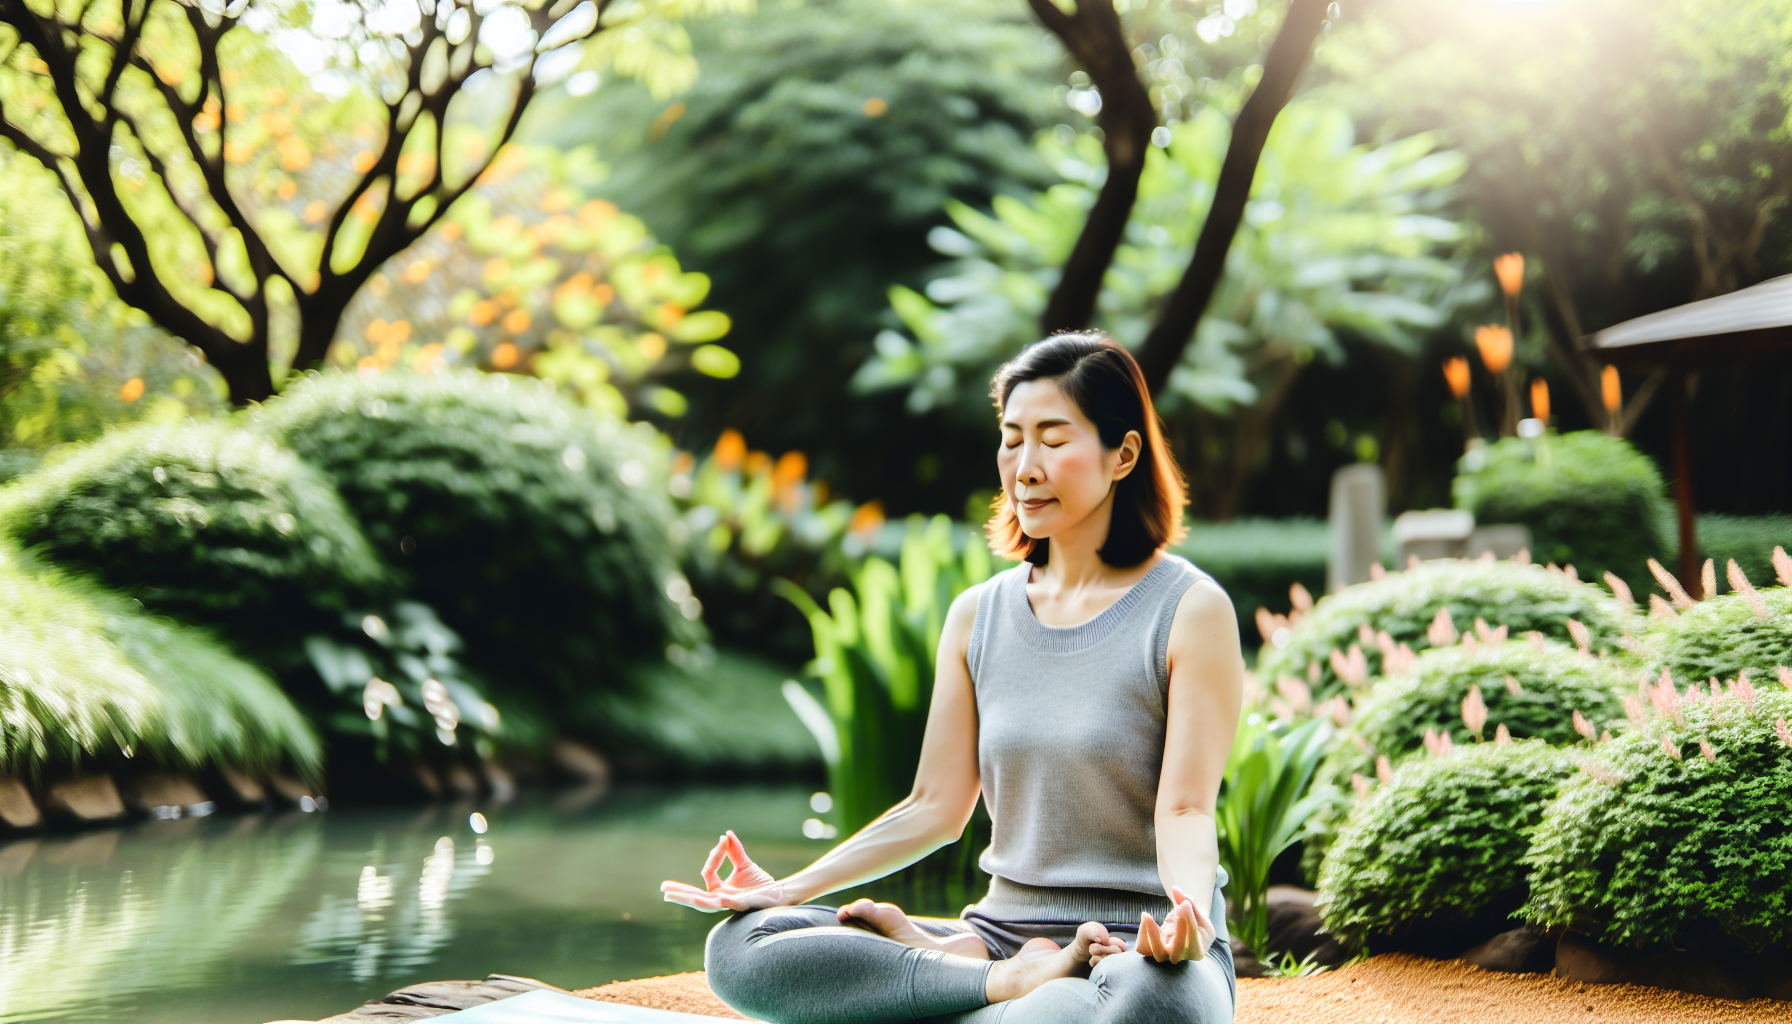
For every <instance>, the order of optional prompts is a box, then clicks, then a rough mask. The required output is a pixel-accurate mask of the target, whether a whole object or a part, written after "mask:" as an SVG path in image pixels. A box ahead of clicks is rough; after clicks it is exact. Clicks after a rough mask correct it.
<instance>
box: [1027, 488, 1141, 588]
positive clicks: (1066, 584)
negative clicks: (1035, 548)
mask: <svg viewBox="0 0 1792 1024" xmlns="http://www.w3.org/2000/svg"><path fill="white" fill-rule="evenodd" d="M1113 518H1114V495H1113V492H1112V491H1110V492H1109V493H1108V496H1107V498H1106V500H1104V501H1103V502H1102V503H1101V504H1100V505H1098V506H1096V508H1095V510H1094V511H1093V512H1090V513H1089V515H1088V516H1087V517H1085V518H1084V519H1083V521H1082V522H1080V523H1078V524H1076V525H1075V526H1073V527H1071V528H1070V529H1068V530H1065V531H1063V532H1061V533H1059V534H1057V535H1056V536H1054V537H1052V538H1051V546H1050V547H1049V549H1048V550H1047V557H1046V564H1045V565H1043V566H1040V575H1041V577H1043V578H1049V579H1050V580H1051V582H1052V584H1053V586H1054V587H1056V588H1057V589H1058V590H1067V591H1076V590H1081V589H1084V588H1086V587H1099V586H1102V585H1104V584H1106V583H1107V582H1108V581H1110V580H1111V579H1112V578H1113V577H1114V575H1115V573H1116V572H1117V571H1119V572H1124V571H1125V570H1116V569H1115V568H1114V567H1113V566H1111V565H1109V564H1107V563H1106V562H1104V561H1102V560H1101V549H1102V547H1103V546H1104V545H1105V544H1106V543H1107V540H1108V526H1109V525H1110V524H1111V523H1112V522H1113Z"/></svg>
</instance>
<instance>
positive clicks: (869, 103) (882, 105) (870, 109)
mask: <svg viewBox="0 0 1792 1024" xmlns="http://www.w3.org/2000/svg"><path fill="white" fill-rule="evenodd" d="M859 109H860V110H861V111H862V112H864V114H865V116H866V117H882V116H884V115H885V114H887V113H889V111H890V104H889V102H888V101H887V100H885V99H884V98H883V97H882V96H873V97H871V98H870V99H868V100H866V101H865V102H864V104H862V105H861V106H860V107H859Z"/></svg>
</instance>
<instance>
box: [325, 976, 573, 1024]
mask: <svg viewBox="0 0 1792 1024" xmlns="http://www.w3.org/2000/svg"><path fill="white" fill-rule="evenodd" d="M538 988H545V989H552V990H553V991H555V992H564V991H566V990H565V989H562V988H555V987H554V986H553V985H549V984H548V983H547V982H544V981H536V980H535V979H534V978H517V977H512V976H511V975H508V974H491V975H487V976H486V979H485V980H484V981H428V982H424V983H422V984H420V985H411V986H408V987H406V988H401V989H399V990H398V991H396V992H393V993H392V994H390V995H388V996H386V997H385V998H383V999H375V1000H371V1001H369V1002H366V1003H363V1004H362V1005H361V1006H359V1007H357V1008H355V1009H353V1010H350V1011H349V1012H348V1013H343V1014H338V1015H337V1016H334V1017H325V1018H324V1019H323V1020H322V1021H319V1022H318V1024H362V1022H366V1021H403V1020H417V1019H420V1018H423V1017H440V1016H442V1015H443V1014H446V1013H454V1012H456V1011H458V1010H465V1009H469V1008H471V1007H474V1006H480V1005H482V1004H485V1003H491V1002H496V1001H497V1000H499V999H509V998H510V997H511V996H517V995H522V994H523V993H524V992H528V991H531V990H533V989H538Z"/></svg>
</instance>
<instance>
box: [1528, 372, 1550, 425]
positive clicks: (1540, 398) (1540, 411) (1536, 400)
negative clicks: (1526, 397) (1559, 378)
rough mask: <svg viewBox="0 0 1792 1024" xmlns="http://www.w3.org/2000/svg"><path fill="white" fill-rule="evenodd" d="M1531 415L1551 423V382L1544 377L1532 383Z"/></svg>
mask: <svg viewBox="0 0 1792 1024" xmlns="http://www.w3.org/2000/svg"><path fill="white" fill-rule="evenodd" d="M1531 415H1532V416H1535V417H1537V418H1538V419H1540V420H1542V421H1543V422H1545V423H1548V422H1549V381H1546V380H1544V379H1543V378H1542V377H1538V378H1537V379H1536V380H1533V381H1531Z"/></svg>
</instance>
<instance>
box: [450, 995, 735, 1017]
mask: <svg viewBox="0 0 1792 1024" xmlns="http://www.w3.org/2000/svg"><path fill="white" fill-rule="evenodd" d="M430 1020H431V1021H432V1022H433V1021H453V1022H454V1024H693V1022H697V1021H705V1022H708V1024H715V1020H716V1018H714V1017H700V1016H698V1015H697V1014H694V1013H673V1012H672V1011H671V1010H649V1009H647V1008H646V1007H644V1006H624V1005H622V1004H620V1003H603V1002H598V1001H597V1000H595V999H582V998H580V997H578V996H574V995H568V994H566V993H565V992H549V991H548V990H546V989H536V990H535V991H533V992H524V993H523V994H522V995H520V996H511V997H510V998H509V999H500V1000H498V1001H497V1002H493V1003H485V1004H483V1005H480V1006H475V1007H473V1008H472V1009H470V1010H459V1011H457V1012H455V1013H445V1014H443V1015H442V1016H440V1017H431V1018H430Z"/></svg>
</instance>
